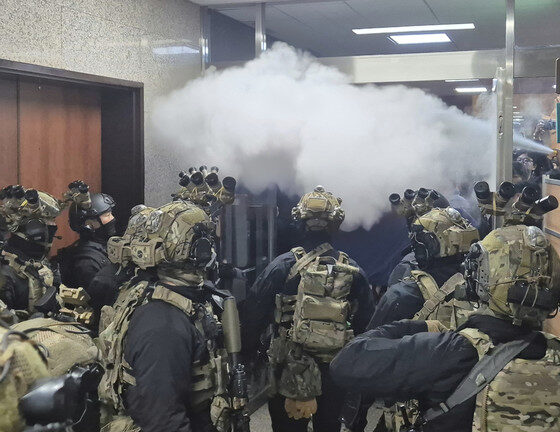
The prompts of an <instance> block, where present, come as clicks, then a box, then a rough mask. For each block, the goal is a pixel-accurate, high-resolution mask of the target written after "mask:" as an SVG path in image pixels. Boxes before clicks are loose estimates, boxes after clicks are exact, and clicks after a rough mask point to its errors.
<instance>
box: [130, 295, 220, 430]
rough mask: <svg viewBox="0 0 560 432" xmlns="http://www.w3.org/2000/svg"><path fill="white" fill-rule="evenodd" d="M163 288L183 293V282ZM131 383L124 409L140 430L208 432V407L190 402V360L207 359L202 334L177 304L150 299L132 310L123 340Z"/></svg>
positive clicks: (209, 428) (209, 423) (209, 427)
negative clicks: (193, 406)
mask: <svg viewBox="0 0 560 432" xmlns="http://www.w3.org/2000/svg"><path fill="white" fill-rule="evenodd" d="M167 288H168V289H172V290H173V291H175V292H177V293H179V294H182V295H185V294H186V292H188V291H189V290H190V288H188V287H170V286H167ZM124 357H125V359H126V361H127V362H128V363H129V364H130V366H131V367H132V371H133V376H134V377H135V378H136V385H135V386H131V387H129V388H128V389H127V390H126V393H125V401H126V409H127V413H128V414H129V415H130V416H131V417H132V419H133V420H134V422H135V423H136V424H137V425H138V426H140V427H141V429H142V432H161V431H166V432H199V431H200V432H207V431H208V432H210V431H214V430H215V429H214V428H213V426H212V423H211V420H210V410H209V406H208V409H204V410H202V411H201V412H193V410H192V409H191V408H190V402H189V401H190V392H191V387H192V381H191V374H192V366H193V363H194V362H195V361H197V360H200V361H203V362H204V361H206V360H207V359H208V351H207V349H206V342H205V340H204V338H203V335H202V334H201V333H200V332H199V331H198V330H197V329H196V328H195V326H194V324H193V322H191V320H190V318H189V317H188V316H187V315H186V314H185V313H184V312H183V311H181V310H180V309H178V308H176V307H175V306H172V305H170V304H169V303H165V302H163V301H158V300H156V301H150V302H149V303H147V304H145V305H143V306H140V307H139V308H138V309H136V311H134V313H133V315H132V318H131V321H130V325H129V329H128V333H127V336H126V340H125V346H124Z"/></svg>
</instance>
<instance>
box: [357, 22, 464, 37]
mask: <svg viewBox="0 0 560 432" xmlns="http://www.w3.org/2000/svg"><path fill="white" fill-rule="evenodd" d="M473 29H474V24H473V23H465V24H438V25H421V26H403V27H375V28H359V29H352V31H353V32H354V33H356V34H358V35H365V34H387V33H412V32H423V31H443V30H473Z"/></svg>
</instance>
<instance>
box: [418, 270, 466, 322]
mask: <svg viewBox="0 0 560 432" xmlns="http://www.w3.org/2000/svg"><path fill="white" fill-rule="evenodd" d="M410 277H411V278H412V279H413V280H414V281H415V282H416V284H417V285H418V288H419V289H420V292H421V293H422V297H424V305H423V306H422V309H420V310H419V311H418V312H417V313H416V314H415V315H414V318H413V319H415V320H421V321H425V320H428V319H429V320H438V321H440V322H441V323H442V324H443V325H444V326H445V327H447V328H449V329H456V328H457V327H458V326H460V325H461V324H463V323H464V322H466V321H467V318H468V315H469V314H470V312H472V310H473V307H472V305H471V304H470V303H469V302H467V301H460V300H457V299H455V298H453V299H451V300H448V301H446V300H445V299H446V297H447V296H449V295H451V294H452V293H453V292H454V291H455V288H456V287H457V285H458V284H460V283H461V282H462V281H463V277H462V275H461V274H460V273H456V274H455V275H453V276H451V278H449V280H447V281H446V282H445V283H444V284H443V285H442V286H441V287H439V286H438V284H437V283H436V281H435V280H434V278H433V277H432V276H431V275H430V274H428V273H426V272H424V271H421V270H412V271H411V272H410Z"/></svg>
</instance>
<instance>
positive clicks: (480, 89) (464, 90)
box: [455, 87, 488, 93]
mask: <svg viewBox="0 0 560 432" xmlns="http://www.w3.org/2000/svg"><path fill="white" fill-rule="evenodd" d="M455 91H456V92H457V93H484V92H487V91H488V89H487V88H486V87H455Z"/></svg>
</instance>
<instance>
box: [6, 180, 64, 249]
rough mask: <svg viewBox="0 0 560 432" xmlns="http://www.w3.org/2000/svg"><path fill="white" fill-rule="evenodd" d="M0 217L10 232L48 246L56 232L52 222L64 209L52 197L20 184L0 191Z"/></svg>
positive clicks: (61, 204) (59, 202)
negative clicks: (0, 203)
mask: <svg viewBox="0 0 560 432" xmlns="http://www.w3.org/2000/svg"><path fill="white" fill-rule="evenodd" d="M0 200H1V201H2V205H0V215H2V217H3V218H4V220H5V224H6V228H7V229H8V231H9V232H11V233H14V234H15V235H16V236H18V237H22V238H24V239H26V240H29V241H32V242H34V243H39V244H41V245H43V246H45V247H50V245H51V243H52V240H53V237H54V235H55V233H56V225H54V224H53V223H52V222H54V219H55V218H56V217H57V216H58V215H60V213H61V211H62V210H63V203H62V202H61V201H59V200H57V199H56V198H54V197H53V196H52V195H50V194H48V193H46V192H42V191H38V190H36V189H24V188H23V186H20V185H12V186H7V187H5V188H4V189H2V190H1V191H0Z"/></svg>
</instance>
